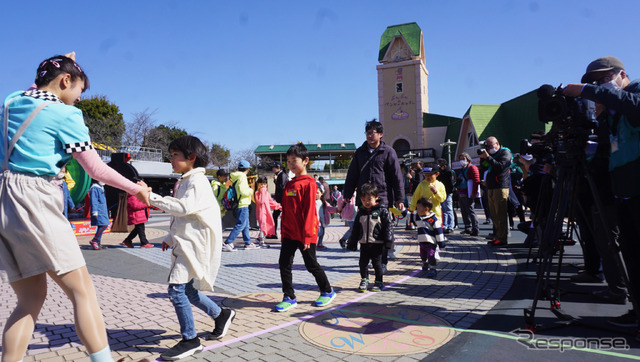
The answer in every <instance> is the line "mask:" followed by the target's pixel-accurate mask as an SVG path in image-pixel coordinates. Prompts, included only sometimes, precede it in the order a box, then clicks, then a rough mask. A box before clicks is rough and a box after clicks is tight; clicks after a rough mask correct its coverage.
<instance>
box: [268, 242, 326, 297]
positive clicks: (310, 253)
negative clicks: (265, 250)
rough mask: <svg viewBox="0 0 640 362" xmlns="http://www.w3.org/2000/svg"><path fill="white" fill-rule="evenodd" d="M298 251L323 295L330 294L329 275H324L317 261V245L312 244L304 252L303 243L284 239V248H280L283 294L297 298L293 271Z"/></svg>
mask: <svg viewBox="0 0 640 362" xmlns="http://www.w3.org/2000/svg"><path fill="white" fill-rule="evenodd" d="M296 250H300V252H301V253H302V259H303V260H304V266H305V267H306V268H307V271H308V272H309V273H311V274H312V275H313V276H314V277H315V278H316V283H317V284H318V288H320V292H321V293H330V292H331V284H330V283H329V279H327V275H326V274H325V273H324V269H322V266H320V264H318V260H316V244H311V245H310V247H309V249H307V250H304V244H302V242H301V241H297V240H291V239H286V238H283V239H282V247H281V248H280V259H279V261H278V262H279V264H280V279H282V293H284V295H286V296H287V297H289V298H291V299H294V298H295V297H296V294H295V291H294V290H293V275H292V274H291V270H292V267H293V258H294V256H295V255H296Z"/></svg>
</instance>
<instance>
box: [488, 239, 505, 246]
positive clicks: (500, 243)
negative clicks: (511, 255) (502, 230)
mask: <svg viewBox="0 0 640 362" xmlns="http://www.w3.org/2000/svg"><path fill="white" fill-rule="evenodd" d="M487 244H488V245H489V246H490V247H492V248H499V247H502V246H507V242H506V241H500V240H498V239H493V240H491V241H489V242H488V243H487Z"/></svg>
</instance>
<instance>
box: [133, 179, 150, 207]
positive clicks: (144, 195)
mask: <svg viewBox="0 0 640 362" xmlns="http://www.w3.org/2000/svg"><path fill="white" fill-rule="evenodd" d="M136 184H138V185H140V186H142V189H140V192H138V193H137V194H136V197H137V198H138V200H140V201H141V202H143V203H144V204H145V205H147V206H151V202H150V201H149V195H151V187H149V186H147V184H146V183H145V182H144V181H138V182H136Z"/></svg>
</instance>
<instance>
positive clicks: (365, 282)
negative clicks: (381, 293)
mask: <svg viewBox="0 0 640 362" xmlns="http://www.w3.org/2000/svg"><path fill="white" fill-rule="evenodd" d="M368 287H369V279H367V278H363V279H362V281H361V282H360V286H359V287H358V291H359V292H360V293H364V292H366V291H367V289H368Z"/></svg>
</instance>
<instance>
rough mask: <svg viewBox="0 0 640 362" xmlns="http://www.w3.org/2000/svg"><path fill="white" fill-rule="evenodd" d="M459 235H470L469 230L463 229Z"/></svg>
mask: <svg viewBox="0 0 640 362" xmlns="http://www.w3.org/2000/svg"><path fill="white" fill-rule="evenodd" d="M460 234H471V230H469V229H464V230H462V231H461V232H460Z"/></svg>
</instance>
